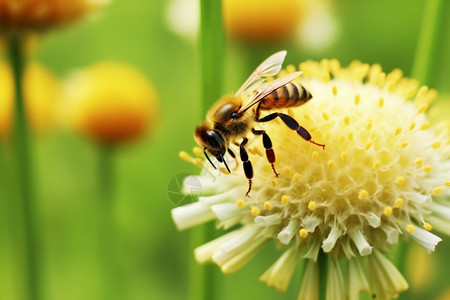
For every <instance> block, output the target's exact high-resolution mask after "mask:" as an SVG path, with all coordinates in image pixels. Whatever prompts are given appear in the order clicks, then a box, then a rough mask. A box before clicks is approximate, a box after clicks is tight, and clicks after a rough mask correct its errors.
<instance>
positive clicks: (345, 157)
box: [341, 151, 348, 162]
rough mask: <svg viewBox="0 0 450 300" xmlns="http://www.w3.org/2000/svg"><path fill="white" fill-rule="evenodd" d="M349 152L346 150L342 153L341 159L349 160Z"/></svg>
mask: <svg viewBox="0 0 450 300" xmlns="http://www.w3.org/2000/svg"><path fill="white" fill-rule="evenodd" d="M347 158H348V153H347V152H346V151H344V152H342V153H341V159H342V161H343V162H345V161H347Z"/></svg>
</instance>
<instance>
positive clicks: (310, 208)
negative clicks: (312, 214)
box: [308, 201, 317, 211]
mask: <svg viewBox="0 0 450 300" xmlns="http://www.w3.org/2000/svg"><path fill="white" fill-rule="evenodd" d="M316 208H317V205H316V202H314V201H309V203H308V209H309V210H311V211H313V210H315V209H316Z"/></svg>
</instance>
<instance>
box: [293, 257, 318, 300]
mask: <svg viewBox="0 0 450 300" xmlns="http://www.w3.org/2000/svg"><path fill="white" fill-rule="evenodd" d="M317 299H319V270H318V267H317V264H316V263H315V262H314V261H312V260H308V262H307V263H306V269H305V273H304V274H303V282H302V287H301V289H300V294H299V295H298V298H297V300H317Z"/></svg>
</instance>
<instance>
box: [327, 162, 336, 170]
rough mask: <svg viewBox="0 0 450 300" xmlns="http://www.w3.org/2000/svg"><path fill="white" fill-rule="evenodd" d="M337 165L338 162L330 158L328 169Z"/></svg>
mask: <svg viewBox="0 0 450 300" xmlns="http://www.w3.org/2000/svg"><path fill="white" fill-rule="evenodd" d="M335 165H336V163H335V162H334V161H333V160H329V161H328V162H327V167H328V169H333V168H334V166H335Z"/></svg>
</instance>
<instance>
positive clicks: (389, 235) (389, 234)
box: [380, 224, 400, 245]
mask: <svg viewBox="0 0 450 300" xmlns="http://www.w3.org/2000/svg"><path fill="white" fill-rule="evenodd" d="M380 228H381V230H383V231H384V233H385V234H386V242H388V243H389V244H391V245H393V244H397V243H398V236H399V234H400V230H398V228H394V227H391V226H390V225H384V224H383V225H381V226H380Z"/></svg>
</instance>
